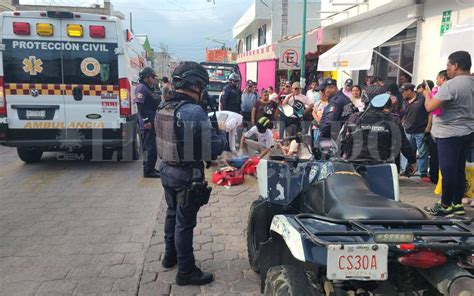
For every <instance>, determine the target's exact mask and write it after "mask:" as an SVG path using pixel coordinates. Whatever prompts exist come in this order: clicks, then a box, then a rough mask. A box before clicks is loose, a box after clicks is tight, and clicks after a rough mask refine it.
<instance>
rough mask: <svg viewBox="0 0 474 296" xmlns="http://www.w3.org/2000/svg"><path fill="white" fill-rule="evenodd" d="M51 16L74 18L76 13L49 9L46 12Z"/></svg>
mask: <svg viewBox="0 0 474 296" xmlns="http://www.w3.org/2000/svg"><path fill="white" fill-rule="evenodd" d="M46 14H47V15H48V17H50V18H59V19H72V18H74V13H72V12H68V11H48V12H46Z"/></svg>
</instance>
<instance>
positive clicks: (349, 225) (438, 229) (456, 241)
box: [293, 214, 474, 251]
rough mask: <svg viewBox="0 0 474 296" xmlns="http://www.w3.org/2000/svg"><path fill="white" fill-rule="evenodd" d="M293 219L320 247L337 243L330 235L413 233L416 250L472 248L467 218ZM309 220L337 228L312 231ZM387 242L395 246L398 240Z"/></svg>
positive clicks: (372, 236)
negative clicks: (342, 227)
mask: <svg viewBox="0 0 474 296" xmlns="http://www.w3.org/2000/svg"><path fill="white" fill-rule="evenodd" d="M293 218H294V220H295V221H296V223H297V224H298V225H299V226H300V229H301V230H302V231H304V232H305V233H306V234H307V236H308V237H309V238H310V239H311V240H312V241H313V243H315V244H317V245H320V246H327V245H330V244H335V243H337V241H334V237H363V238H364V240H365V241H366V242H367V243H377V241H376V240H375V237H376V235H383V234H393V233H402V234H403V233H405V234H408V233H409V234H413V237H414V240H413V242H411V243H412V244H414V245H415V247H416V248H417V249H437V250H447V249H449V250H466V251H467V250H470V251H474V232H473V231H474V229H472V228H470V227H469V226H468V224H470V222H471V220H470V219H464V220H459V219H458V220H454V219H452V220H447V219H446V220H445V219H440V220H343V219H334V218H330V217H325V216H320V215H315V214H298V215H295V216H294V217H293ZM312 223H322V224H326V225H331V224H332V225H337V226H339V227H337V228H338V229H336V230H328V228H331V227H330V226H328V227H325V229H324V230H322V231H319V230H317V231H315V230H314V227H312V226H311V224H312ZM340 226H345V230H341V227H340ZM311 228H313V230H312V229H311ZM329 238H332V239H329ZM384 243H386V242H384ZM403 243H409V242H403ZM387 244H388V245H392V246H395V245H397V244H398V245H399V244H401V243H396V242H391V243H387Z"/></svg>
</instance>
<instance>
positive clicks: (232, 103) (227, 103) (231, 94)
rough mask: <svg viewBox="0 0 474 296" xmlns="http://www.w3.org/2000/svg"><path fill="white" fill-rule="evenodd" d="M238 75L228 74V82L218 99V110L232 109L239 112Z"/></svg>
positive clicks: (240, 94)
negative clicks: (219, 106)
mask: <svg viewBox="0 0 474 296" xmlns="http://www.w3.org/2000/svg"><path fill="white" fill-rule="evenodd" d="M239 82H240V77H239V75H237V74H236V73H232V74H230V76H229V84H228V85H226V86H225V87H224V89H223V90H222V91H223V94H222V96H221V99H220V105H221V108H220V110H222V111H232V112H235V113H239V114H240V105H241V103H242V91H241V90H240V87H239Z"/></svg>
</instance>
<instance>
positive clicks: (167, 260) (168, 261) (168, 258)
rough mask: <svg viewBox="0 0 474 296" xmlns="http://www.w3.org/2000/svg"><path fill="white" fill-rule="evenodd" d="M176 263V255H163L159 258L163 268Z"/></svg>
mask: <svg viewBox="0 0 474 296" xmlns="http://www.w3.org/2000/svg"><path fill="white" fill-rule="evenodd" d="M176 263H178V258H176V255H174V256H172V255H166V254H165V256H164V257H163V260H161V265H163V267H164V268H171V267H173V266H175V265H176Z"/></svg>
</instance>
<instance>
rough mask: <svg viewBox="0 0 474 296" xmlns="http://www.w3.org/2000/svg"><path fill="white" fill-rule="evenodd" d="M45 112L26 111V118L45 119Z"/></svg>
mask: <svg viewBox="0 0 474 296" xmlns="http://www.w3.org/2000/svg"><path fill="white" fill-rule="evenodd" d="M45 117H46V111H45V110H26V118H45Z"/></svg>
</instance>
